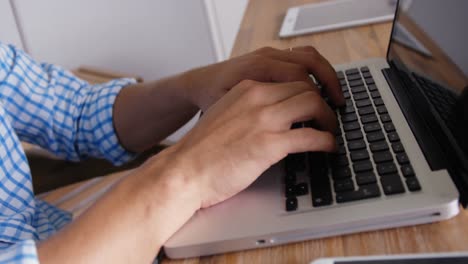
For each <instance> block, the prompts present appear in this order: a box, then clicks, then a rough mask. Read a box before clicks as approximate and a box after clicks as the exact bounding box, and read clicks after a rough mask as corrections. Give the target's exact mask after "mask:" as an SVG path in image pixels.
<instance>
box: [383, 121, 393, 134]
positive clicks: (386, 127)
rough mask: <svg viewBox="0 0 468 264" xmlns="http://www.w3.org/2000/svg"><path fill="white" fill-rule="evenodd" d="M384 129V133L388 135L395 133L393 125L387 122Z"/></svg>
mask: <svg viewBox="0 0 468 264" xmlns="http://www.w3.org/2000/svg"><path fill="white" fill-rule="evenodd" d="M384 129H385V132H387V133H390V132H393V131H395V126H394V125H393V123H392V122H387V123H384Z"/></svg>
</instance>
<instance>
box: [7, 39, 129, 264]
mask: <svg viewBox="0 0 468 264" xmlns="http://www.w3.org/2000/svg"><path fill="white" fill-rule="evenodd" d="M132 83H134V80H132V79H118V80H114V81H111V82H108V83H105V84H101V85H90V84H89V83H87V82H85V81H82V80H80V79H78V78H76V77H75V76H73V75H72V74H71V73H70V72H68V71H65V70H63V69H61V68H59V67H57V66H54V65H50V64H39V63H37V62H35V61H34V60H33V59H31V58H30V57H29V56H28V55H27V54H25V53H24V52H22V51H20V50H17V49H16V48H14V47H13V46H8V45H4V44H2V43H0V263H39V261H38V257H37V252H36V251H37V250H36V244H35V243H36V241H40V240H44V239H47V238H48V237H49V236H51V235H53V234H54V233H55V232H57V231H58V230H59V229H61V228H62V227H63V226H65V225H66V224H67V223H69V222H70V221H71V219H72V217H71V214H70V213H68V212H65V211H62V210H60V209H59V208H56V207H54V206H52V205H50V204H48V203H46V202H44V201H41V200H39V199H37V198H36V197H35V196H34V192H33V185H32V177H31V172H30V169H29V166H28V162H27V159H26V155H25V153H24V151H23V149H22V147H21V143H20V139H22V140H24V141H28V142H31V143H34V144H37V145H40V146H42V147H44V148H46V149H48V150H50V151H52V152H53V153H55V154H56V155H58V156H60V157H63V158H66V159H68V160H79V159H82V158H86V157H88V156H93V157H101V158H106V159H108V160H110V161H112V162H113V163H114V164H121V163H124V162H126V161H127V160H129V159H131V158H132V157H133V154H132V153H129V152H127V151H125V149H124V148H123V147H122V146H121V145H120V144H119V141H118V139H117V135H116V132H115V130H114V127H113V122H112V112H113V111H112V110H113V109H112V107H113V104H114V100H115V98H116V96H117V94H118V93H119V91H120V90H121V89H122V88H123V87H125V86H127V85H129V84H132Z"/></svg>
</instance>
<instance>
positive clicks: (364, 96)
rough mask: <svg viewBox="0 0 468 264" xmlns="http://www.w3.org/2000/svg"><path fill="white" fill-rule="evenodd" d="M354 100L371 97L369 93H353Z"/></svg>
mask: <svg viewBox="0 0 468 264" xmlns="http://www.w3.org/2000/svg"><path fill="white" fill-rule="evenodd" d="M353 97H354V100H364V99H369V95H367V93H356V94H353Z"/></svg>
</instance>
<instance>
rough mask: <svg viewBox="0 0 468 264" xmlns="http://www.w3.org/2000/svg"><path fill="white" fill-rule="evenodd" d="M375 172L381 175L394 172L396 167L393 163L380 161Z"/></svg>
mask: <svg viewBox="0 0 468 264" xmlns="http://www.w3.org/2000/svg"><path fill="white" fill-rule="evenodd" d="M377 172H378V173H379V175H380V176H383V175H385V174H391V173H396V172H397V167H396V165H395V163H393V162H391V163H381V164H377Z"/></svg>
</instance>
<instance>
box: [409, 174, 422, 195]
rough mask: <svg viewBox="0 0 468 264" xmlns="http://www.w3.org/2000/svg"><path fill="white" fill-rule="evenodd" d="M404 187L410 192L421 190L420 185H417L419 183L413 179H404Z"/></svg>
mask: <svg viewBox="0 0 468 264" xmlns="http://www.w3.org/2000/svg"><path fill="white" fill-rule="evenodd" d="M406 186H407V187H408V190H410V191H412V192H415V191H420V190H421V185H419V181H418V179H416V178H415V177H409V178H406Z"/></svg>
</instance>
